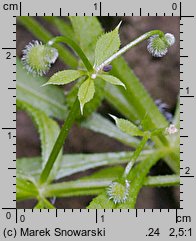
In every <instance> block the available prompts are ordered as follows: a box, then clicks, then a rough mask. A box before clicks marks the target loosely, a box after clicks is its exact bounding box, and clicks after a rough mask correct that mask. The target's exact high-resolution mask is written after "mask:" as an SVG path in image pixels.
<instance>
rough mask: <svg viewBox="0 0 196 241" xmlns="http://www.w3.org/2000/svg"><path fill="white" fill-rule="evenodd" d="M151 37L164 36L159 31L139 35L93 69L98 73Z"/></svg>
mask: <svg viewBox="0 0 196 241" xmlns="http://www.w3.org/2000/svg"><path fill="white" fill-rule="evenodd" d="M153 35H158V36H159V37H162V36H164V33H163V32H162V31H160V30H152V31H149V32H147V33H145V34H143V35H141V36H140V37H138V38H136V39H135V40H133V41H131V42H130V43H129V44H127V45H126V46H124V47H123V48H121V49H120V50H119V51H118V52H116V53H115V54H113V55H112V56H110V57H109V58H108V59H106V60H105V61H104V62H103V63H102V64H100V65H99V66H97V67H96V68H95V70H96V72H99V71H100V70H101V69H102V68H103V67H104V66H106V65H108V64H110V63H111V62H112V61H113V60H114V59H116V58H118V57H119V56H121V55H122V54H124V53H125V52H126V51H127V50H129V49H131V48H133V47H135V46H136V45H138V44H139V43H141V42H143V41H144V40H146V39H148V38H149V37H151V36H153Z"/></svg>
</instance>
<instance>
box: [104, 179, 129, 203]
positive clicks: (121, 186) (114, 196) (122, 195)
mask: <svg viewBox="0 0 196 241" xmlns="http://www.w3.org/2000/svg"><path fill="white" fill-rule="evenodd" d="M129 188H130V184H129V181H128V180H125V181H124V182H118V181H114V182H112V183H111V184H110V185H109V187H108V188H107V194H108V196H109V199H111V200H113V202H114V203H115V204H118V203H124V202H126V200H127V198H128V196H129Z"/></svg>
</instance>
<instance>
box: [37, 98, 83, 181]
mask: <svg viewBox="0 0 196 241" xmlns="http://www.w3.org/2000/svg"><path fill="white" fill-rule="evenodd" d="M78 112H79V102H78V99H76V100H75V102H74V104H73V106H72V108H71V110H70V112H69V114H68V116H67V119H66V120H65V122H64V124H63V126H62V128H61V131H60V133H59V135H58V138H57V140H56V142H55V144H54V147H53V149H52V151H51V153H50V156H49V158H48V161H47V163H46V165H45V167H44V169H43V171H42V173H41V175H40V179H39V184H43V183H45V182H46V181H47V179H48V176H49V174H50V172H51V170H52V167H53V165H54V163H55V161H56V158H57V156H58V154H59V152H60V150H61V148H62V146H63V144H64V141H65V138H66V137H67V135H68V133H69V130H70V128H71V126H72V124H73V122H74V120H75V118H76V116H77V115H78Z"/></svg>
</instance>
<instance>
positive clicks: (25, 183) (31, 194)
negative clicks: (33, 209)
mask: <svg viewBox="0 0 196 241" xmlns="http://www.w3.org/2000/svg"><path fill="white" fill-rule="evenodd" d="M38 194H39V193H38V190H37V188H36V186H35V185H34V183H33V182H32V181H31V180H29V179H28V177H25V176H23V175H17V178H16V199H17V201H20V200H24V199H32V198H36V197H37V196H38Z"/></svg>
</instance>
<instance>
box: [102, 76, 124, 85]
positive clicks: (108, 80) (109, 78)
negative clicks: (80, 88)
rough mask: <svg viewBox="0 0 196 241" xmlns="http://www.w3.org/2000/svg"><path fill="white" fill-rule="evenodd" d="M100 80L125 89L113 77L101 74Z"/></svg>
mask: <svg viewBox="0 0 196 241" xmlns="http://www.w3.org/2000/svg"><path fill="white" fill-rule="evenodd" d="M100 78H101V79H103V80H105V81H106V82H108V83H110V84H113V85H122V86H123V87H124V88H126V87H125V85H124V84H123V83H122V82H121V81H120V80H119V79H118V78H116V77H115V76H112V75H105V74H102V75H100Z"/></svg>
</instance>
